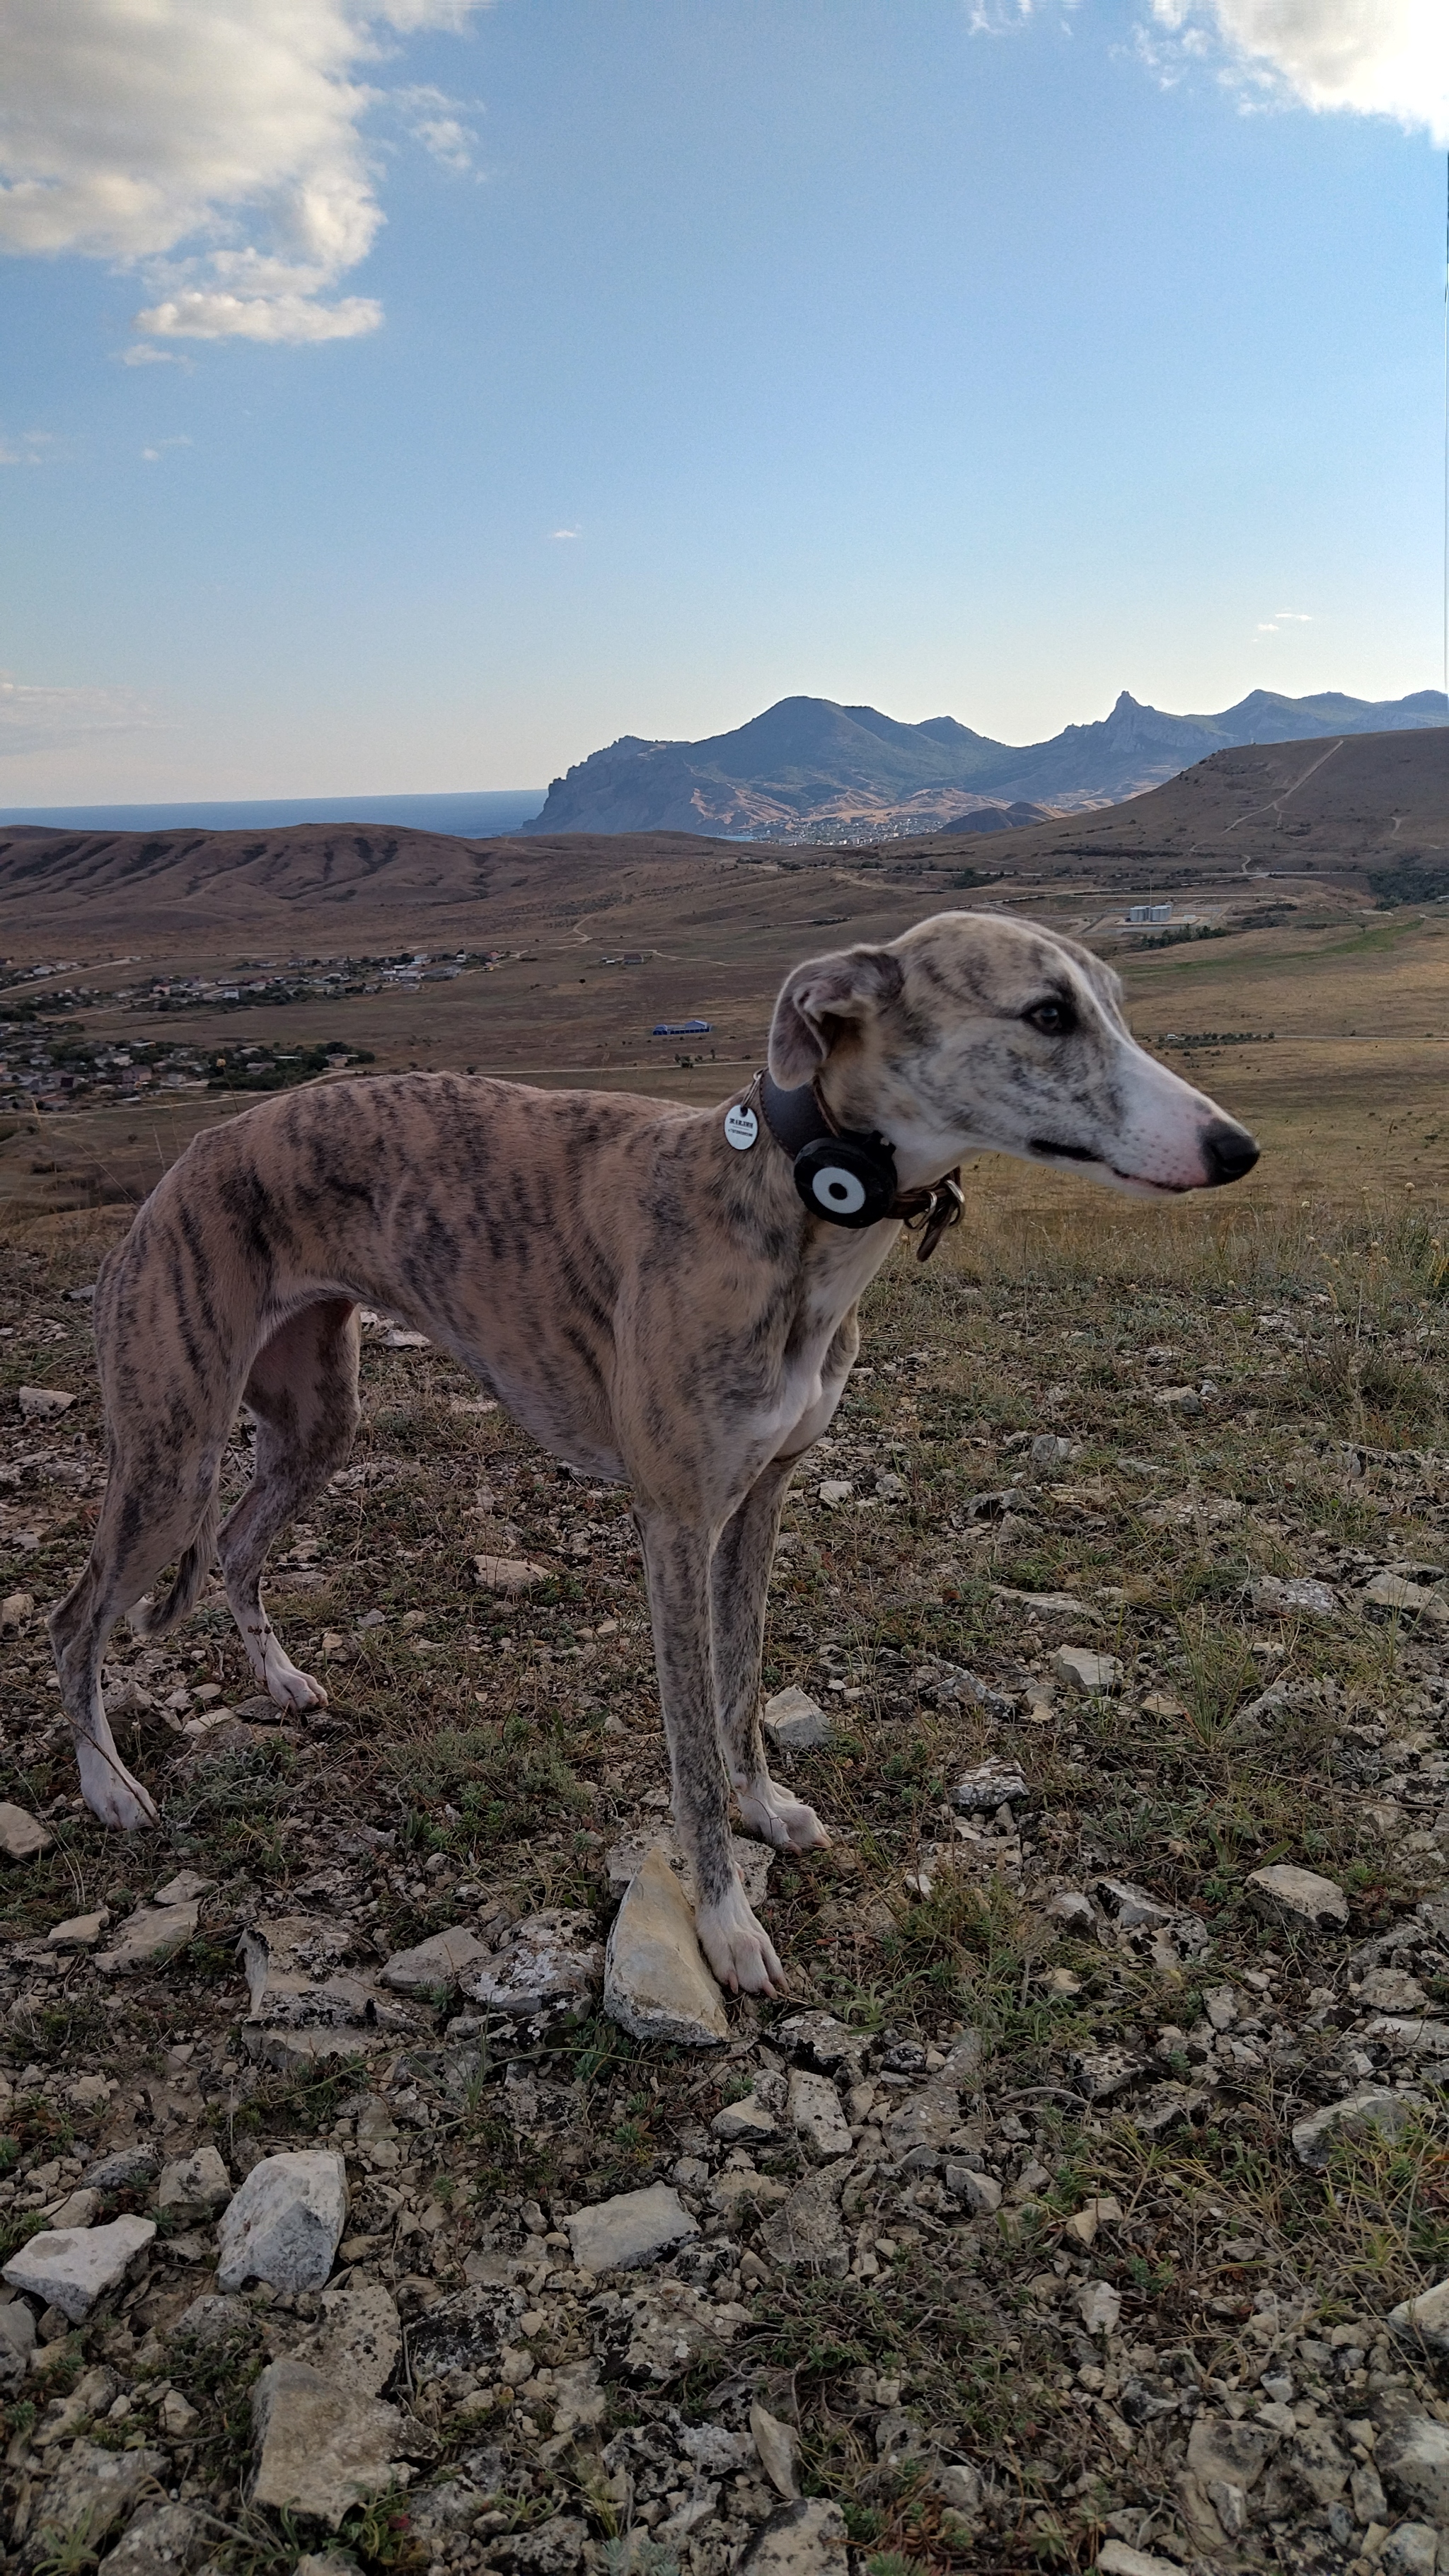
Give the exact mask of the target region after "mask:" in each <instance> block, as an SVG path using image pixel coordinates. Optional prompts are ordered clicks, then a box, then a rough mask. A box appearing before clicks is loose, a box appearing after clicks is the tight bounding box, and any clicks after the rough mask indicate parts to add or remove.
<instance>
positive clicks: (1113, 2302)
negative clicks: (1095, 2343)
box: [1072, 2281, 1122, 2335]
mask: <svg viewBox="0 0 1449 2576" xmlns="http://www.w3.org/2000/svg"><path fill="white" fill-rule="evenodd" d="M1072 2305H1073V2307H1074V2308H1075V2309H1076V2312H1077V2314H1078V2316H1079V2317H1080V2318H1081V2320H1082V2323H1083V2325H1084V2326H1085V2327H1086V2329H1087V2332H1088V2334H1094V2335H1109V2334H1115V2333H1116V2331H1117V2323H1118V2319H1119V2318H1120V2316H1121V2314H1122V2293H1121V2291H1120V2290H1114V2289H1113V2287H1112V2284H1111V2282H1110V2281H1084V2282H1083V2284H1082V2287H1081V2288H1080V2290H1078V2292H1077V2295H1076V2297H1075V2298H1074V2299H1073V2301H1072Z"/></svg>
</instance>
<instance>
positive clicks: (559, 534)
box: [548, 528, 584, 546]
mask: <svg viewBox="0 0 1449 2576" xmlns="http://www.w3.org/2000/svg"><path fill="white" fill-rule="evenodd" d="M583 533H584V532H583V529H582V528H550V529H549V532H548V541H549V544H550V545H551V546H559V545H563V544H564V543H565V541H566V540H567V539H568V538H570V537H581V536H582V535H583Z"/></svg>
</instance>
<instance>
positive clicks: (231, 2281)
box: [216, 2147, 347, 2292]
mask: <svg viewBox="0 0 1449 2576" xmlns="http://www.w3.org/2000/svg"><path fill="white" fill-rule="evenodd" d="M346 2220H347V2168H346V2166H345V2164H344V2163H343V2161H342V2158H341V2156H339V2155H338V2154H337V2153H336V2152H335V2150H333V2149H332V2148H329V2147H302V2148H294V2149H292V2150H291V2151H290V2152H289V2153H287V2154H284V2155H277V2156H264V2157H263V2158H262V2161H261V2163H260V2164H257V2165H253V2167H252V2169H251V2172H250V2173H249V2174H248V2175H247V2178H246V2181H245V2182H244V2183H243V2184H242V2187H241V2189H240V2191H239V2192H238V2193H237V2194H236V2196H235V2198H234V2199H233V2200H232V2202H231V2204H230V2206H229V2207H228V2209H227V2210H226V2213H225V2215H224V2216H223V2218H222V2222H221V2231H220V2238H219V2254H218V2261H217V2267H216V2277H217V2282H218V2284H219V2286H220V2287H221V2288H222V2289H223V2290H239V2289H241V2287H242V2285H243V2283H245V2282H247V2281H265V2282H266V2283H267V2284H268V2285H269V2287H270V2288H272V2289H274V2290H288V2291H293V2292H295V2291H297V2290H320V2289H321V2287H322V2284H323V2282H324V2281H325V2280H326V2278H327V2275H328V2273H329V2272H330V2271H331V2269H332V2258H333V2256H334V2254H335V2253H336V2251H337V2247H338V2244H339V2242H340V2240H341V2236H342V2230H343V2227H344V2225H345V2224H346Z"/></svg>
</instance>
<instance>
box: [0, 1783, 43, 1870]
mask: <svg viewBox="0 0 1449 2576" xmlns="http://www.w3.org/2000/svg"><path fill="white" fill-rule="evenodd" d="M54 1839H55V1837H54V1836H53V1835H52V1834H50V1833H48V1832H47V1831H46V1828H45V1827H44V1825H43V1824H42V1823H41V1821H40V1818H39V1817H38V1816H29V1815H27V1814H26V1812H25V1809H24V1808H23V1807H13V1806H12V1805H11V1803H10V1801H9V1799H8V1798H0V1852H3V1853H4V1855H5V1858H6V1859H7V1860H34V1859H35V1858H36V1856H37V1854H38V1853H40V1852H43V1851H49V1849H50V1846H51V1843H52V1842H53V1841H54Z"/></svg>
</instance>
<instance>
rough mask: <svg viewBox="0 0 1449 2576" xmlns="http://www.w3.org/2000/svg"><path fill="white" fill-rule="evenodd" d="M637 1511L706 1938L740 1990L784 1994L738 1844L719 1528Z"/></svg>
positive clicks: (720, 1973)
mask: <svg viewBox="0 0 1449 2576" xmlns="http://www.w3.org/2000/svg"><path fill="white" fill-rule="evenodd" d="M635 1518H636V1521H637V1523H638V1528H639V1535H640V1539H641V1541H642V1543H643V1548H644V1565H645V1570H646V1573H647V1576H648V1582H649V1616H650V1620H651V1622H652V1625H653V1629H654V1661H655V1667H656V1670H657V1672H658V1675H659V1697H660V1701H661V1704H662V1707H663V1710H664V1733H665V1738H666V1741H667V1743H668V1746H669V1763H670V1769H671V1772H672V1774H673V1779H674V1820H675V1824H676V1826H677V1828H678V1831H679V1838H680V1840H681V1842H682V1843H683V1845H684V1849H685V1854H686V1857H687V1858H688V1861H689V1864H690V1868H691V1870H692V1872H693V1877H694V1919H695V1929H696V1930H697V1932H698V1934H699V1946H700V1948H701V1949H702V1950H703V1952H704V1955H705V1957H706V1958H707V1960H708V1961H709V1964H710V1966H711V1967H712V1968H713V1970H714V1973H715V1975H716V1976H717V1977H718V1979H719V1981H720V1984H721V1985H722V1986H725V1987H727V1988H728V1990H729V1991H730V1993H732V1994H734V1993H738V1992H743V1993H745V1994H752V1995H773V1994H779V1993H783V1991H784V1985H785V1976H784V1971H783V1969H782V1968H781V1966H780V1962H779V1960H778V1958H777V1957H776V1955H775V1952H774V1949H773V1947H772V1945H771V1942H770V1939H769V1936H768V1934H767V1933H766V1932H765V1931H764V1929H763V1927H762V1926H761V1925H760V1924H759V1923H757V1922H756V1920H755V1917H754V1914H753V1912H752V1911H751V1908H750V1905H749V1901H748V1899H747V1898H746V1895H745V1891H744V1889H743V1888H742V1886H741V1885H740V1879H739V1872H738V1870H737V1869H736V1868H735V1863H734V1855H733V1853H732V1852H731V1850H730V1825H729V1787H728V1783H727V1781H726V1779H725V1769H724V1763H723V1760H722V1758H721V1754H720V1742H719V1731H718V1727H717V1725H716V1720H715V1679H714V1652H713V1644H712V1638H711V1620H710V1557H711V1552H712V1551H711V1546H710V1540H709V1536H708V1533H707V1532H705V1531H702V1530H697V1529H690V1528H686V1527H685V1526H683V1525H682V1524H681V1523H680V1522H679V1521H677V1520H675V1519H674V1518H673V1517H672V1516H671V1515H666V1514H665V1513H663V1512H658V1511H649V1510H647V1509H645V1508H643V1507H640V1508H639V1509H637V1510H636V1514H635Z"/></svg>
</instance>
